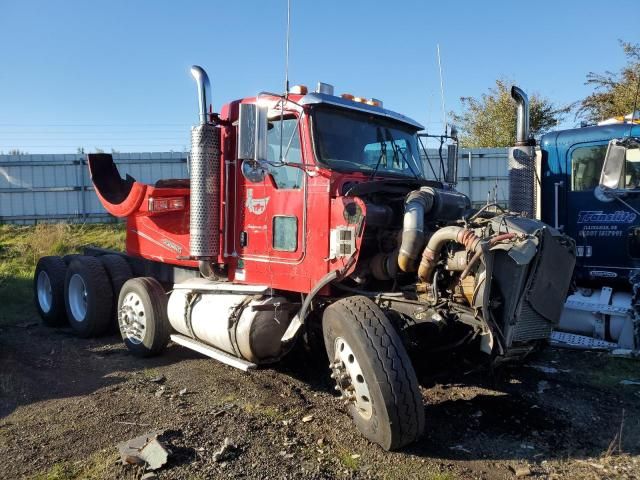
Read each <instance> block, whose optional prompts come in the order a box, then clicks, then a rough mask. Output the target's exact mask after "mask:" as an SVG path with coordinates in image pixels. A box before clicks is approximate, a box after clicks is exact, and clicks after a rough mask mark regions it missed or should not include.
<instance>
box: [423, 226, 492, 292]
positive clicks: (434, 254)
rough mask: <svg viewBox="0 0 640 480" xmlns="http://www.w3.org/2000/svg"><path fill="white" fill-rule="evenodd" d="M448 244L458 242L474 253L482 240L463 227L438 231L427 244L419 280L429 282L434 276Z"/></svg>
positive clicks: (445, 228)
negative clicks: (439, 257) (439, 256)
mask: <svg viewBox="0 0 640 480" xmlns="http://www.w3.org/2000/svg"><path fill="white" fill-rule="evenodd" d="M447 242H457V243H460V244H462V245H463V246H464V248H465V249H466V250H467V251H469V252H473V251H475V250H476V248H477V247H478V245H479V244H480V238H478V236H477V235H476V234H475V233H474V232H473V230H469V229H467V228H463V227H456V226H449V227H444V228H441V229H440V230H438V231H436V232H435V233H434V234H433V235H432V236H431V238H430V239H429V242H428V243H427V246H426V248H425V249H424V252H423V253H422V261H421V262H420V267H419V268H418V278H420V280H421V281H423V282H428V281H429V280H430V279H431V277H432V276H433V270H434V269H435V267H436V264H437V263H438V255H439V254H440V250H442V247H443V246H444V245H445V243H447Z"/></svg>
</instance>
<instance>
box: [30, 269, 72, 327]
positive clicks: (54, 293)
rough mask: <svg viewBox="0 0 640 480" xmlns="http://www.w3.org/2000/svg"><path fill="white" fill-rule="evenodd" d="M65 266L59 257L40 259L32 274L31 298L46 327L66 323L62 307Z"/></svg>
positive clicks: (65, 315) (63, 307)
mask: <svg viewBox="0 0 640 480" xmlns="http://www.w3.org/2000/svg"><path fill="white" fill-rule="evenodd" d="M66 273H67V264H66V263H65V262H64V260H63V259H62V258H61V257H42V258H40V260H38V263H37V265H36V270H35V272H34V274H33V297H34V300H35V304H36V309H37V310H38V314H39V315H40V318H42V321H43V322H44V324H45V325H47V326H48V327H59V326H61V325H64V324H65V323H67V312H66V311H65V306H64V279H65V275H66Z"/></svg>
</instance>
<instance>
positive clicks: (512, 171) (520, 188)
mask: <svg viewBox="0 0 640 480" xmlns="http://www.w3.org/2000/svg"><path fill="white" fill-rule="evenodd" d="M511 97H512V98H513V99H514V100H515V101H516V104H517V108H518V110H517V115H516V117H517V118H516V145H515V146H514V147H511V148H509V161H508V165H509V209H510V210H511V211H513V212H518V213H520V214H522V215H524V216H525V217H528V218H536V205H537V199H536V184H535V176H536V171H535V169H536V165H535V158H536V152H535V141H534V140H533V138H530V129H529V116H530V108H529V98H528V97H527V94H526V93H524V90H522V89H521V88H519V87H516V86H515V85H514V86H512V87H511Z"/></svg>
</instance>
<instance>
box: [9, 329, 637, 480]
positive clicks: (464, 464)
mask: <svg viewBox="0 0 640 480" xmlns="http://www.w3.org/2000/svg"><path fill="white" fill-rule="evenodd" d="M447 364H448V367H447V369H446V370H445V369H444V368H442V367H437V368H436V367H433V366H432V367H431V370H430V371H429V370H425V371H424V372H420V377H421V379H422V383H423V388H422V393H423V398H424V403H425V409H426V417H427V429H426V434H425V436H424V438H423V439H422V440H421V441H420V442H418V443H417V444H415V445H413V446H411V447H410V448H407V449H404V450H403V451H401V452H394V453H389V452H385V451H383V450H382V449H380V448H379V447H378V446H376V445H372V444H370V443H368V442H367V441H366V440H364V439H363V438H362V437H360V435H359V434H358V432H357V431H356V430H355V428H354V426H353V425H352V423H351V421H350V419H349V417H348V416H347V414H346V413H345V411H344V409H343V408H342V406H341V404H340V402H339V401H338V399H337V397H335V396H334V395H333V393H332V389H331V385H330V384H329V383H328V369H327V367H326V362H325V360H322V359H321V360H318V361H316V362H310V361H309V360H308V356H305V352H304V351H302V349H300V351H294V352H292V353H291V354H290V355H289V357H288V358H287V359H286V360H285V361H284V362H283V363H282V364H280V365H277V366H274V367H272V368H264V369H260V370H257V371H254V372H252V373H248V374H247V373H243V372H241V371H238V370H234V369H232V368H230V367H227V366H225V365H222V364H219V363H216V362H215V361H213V360H210V359H207V358H204V357H202V356H200V355H198V354H196V353H194V352H190V351H188V350H186V349H183V348H181V347H179V346H174V345H170V346H169V347H168V349H167V350H166V352H165V353H164V354H163V355H162V356H160V357H156V358H152V359H144V360H140V359H136V358H133V357H131V356H130V355H129V354H128V352H127V351H126V349H125V348H124V346H123V345H122V343H121V342H120V340H119V339H118V338H117V337H115V336H111V337H105V338H101V339H91V340H81V339H78V338H76V337H74V336H73V335H72V334H71V332H70V331H69V330H66V329H59V330H53V329H49V328H46V327H43V326H41V325H40V324H39V323H38V322H37V321H35V320H34V321H32V322H27V323H24V324H20V325H14V326H5V327H2V329H1V330H0V459H1V460H2V461H1V462H0V478H3V479H4V478H6V479H14V478H41V479H56V480H64V479H75V478H131V479H133V478H140V477H141V476H142V475H143V474H144V473H145V472H143V470H142V468H141V467H135V466H129V465H127V466H124V465H121V464H120V463H119V454H118V452H117V449H116V446H117V444H118V443H120V442H122V441H125V440H128V439H130V438H133V437H135V436H138V435H141V434H144V433H146V432H149V431H151V430H157V429H160V430H163V431H164V433H163V434H162V436H161V437H160V440H161V441H162V442H163V443H164V444H165V445H166V446H167V448H169V449H170V456H169V462H168V463H167V464H166V465H165V466H164V467H163V468H161V469H160V470H158V471H156V474H157V478H161V479H165V478H166V479H196V478H248V479H254V478H255V479H267V478H274V479H287V478H289V479H294V478H295V479H298V478H402V479H408V478H421V479H432V480H445V479H454V478H465V479H466V478H470V479H475V478H479V479H480V478H482V479H502V478H515V477H519V478H548V479H554V478H557V479H559V478H616V479H618V478H630V479H631V478H640V456H639V455H640V387H639V386H636V385H621V384H620V381H621V380H625V379H627V380H640V368H639V366H640V364H638V363H637V361H633V360H627V361H625V360H620V359H611V358H609V357H607V356H606V355H603V354H595V353H588V352H572V351H560V350H553V349H548V350H547V351H545V352H544V353H542V354H541V355H540V356H538V357H537V358H534V359H532V360H530V362H529V364H528V365H526V366H521V367H518V368H502V369H499V370H497V371H493V372H491V371H488V370H486V369H481V370H478V369H475V370H474V369H472V368H469V365H468V364H465V363H464V362H462V361H459V362H447ZM452 365H453V366H452ZM469 370H474V371H472V372H471V373H469V372H468V371H469ZM434 372H437V375H436V374H435V373H434ZM634 375H635V377H634ZM185 389H186V390H185ZM620 432H622V438H621V439H620ZM225 438H229V439H230V440H231V441H232V443H234V444H235V445H236V446H237V448H236V449H234V450H233V451H232V452H231V454H230V455H229V456H228V457H227V458H225V459H223V460H221V461H216V460H215V459H214V453H215V452H216V450H218V449H219V448H220V446H221V445H222V444H223V442H224V440H225Z"/></svg>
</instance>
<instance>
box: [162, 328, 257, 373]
mask: <svg viewBox="0 0 640 480" xmlns="http://www.w3.org/2000/svg"><path fill="white" fill-rule="evenodd" d="M170 338H171V341H173V342H175V343H177V344H178V345H182V346H183V347H187V348H189V349H191V350H194V351H196V352H198V353H201V354H203V355H206V356H207V357H211V358H213V359H214V360H218V361H219V362H222V363H224V364H226V365H229V366H230V367H234V368H238V369H240V370H242V371H244V372H248V371H249V370H253V369H254V368H256V367H257V365H256V364H255V363H251V362H247V361H246V360H243V359H241V358H238V357H234V356H233V355H230V354H228V353H227V352H223V351H222V350H220V349H217V348H215V347H212V346H210V345H206V344H204V343H202V342H200V341H198V340H194V339H193V338H189V337H186V336H184V335H179V334H173V335H171V337H170Z"/></svg>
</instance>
